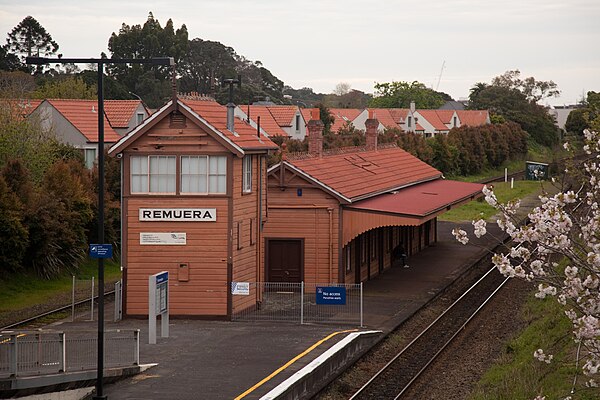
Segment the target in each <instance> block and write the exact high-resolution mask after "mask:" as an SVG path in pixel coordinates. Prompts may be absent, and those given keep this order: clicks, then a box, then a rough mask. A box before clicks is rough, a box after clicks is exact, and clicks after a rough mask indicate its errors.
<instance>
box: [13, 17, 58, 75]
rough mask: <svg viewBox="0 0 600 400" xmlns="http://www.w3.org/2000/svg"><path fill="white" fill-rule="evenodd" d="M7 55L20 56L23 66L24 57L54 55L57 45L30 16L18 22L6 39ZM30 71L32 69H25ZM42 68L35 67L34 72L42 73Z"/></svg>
mask: <svg viewBox="0 0 600 400" xmlns="http://www.w3.org/2000/svg"><path fill="white" fill-rule="evenodd" d="M6 46H7V49H6V51H7V53H8V52H10V53H12V54H14V55H17V56H21V63H22V64H23V65H24V64H25V57H28V56H34V57H48V56H52V55H54V54H56V52H57V51H58V47H59V46H58V44H57V43H56V42H55V41H54V40H52V36H51V35H50V34H49V33H48V32H46V29H45V28H44V27H43V26H42V25H41V24H40V23H39V22H38V21H37V20H36V19H35V18H33V17H32V16H27V17H25V18H24V19H23V21H21V22H19V24H18V25H17V26H15V27H14V28H13V30H12V31H10V33H9V34H8V39H6ZM27 69H28V70H32V69H33V67H27ZM42 70H43V66H42V65H38V66H36V72H38V73H39V72H42Z"/></svg>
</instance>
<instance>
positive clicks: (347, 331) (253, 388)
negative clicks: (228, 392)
mask: <svg viewBox="0 0 600 400" xmlns="http://www.w3.org/2000/svg"><path fill="white" fill-rule="evenodd" d="M357 331H358V329H348V330H345V331H338V332H333V333H332V334H331V335H329V336H327V337H325V338H323V339H321V340H319V341H318V342H317V343H315V344H313V345H312V346H310V347H309V348H308V349H306V350H304V351H303V352H302V353H300V354H298V355H297V356H296V357H294V358H292V359H291V360H290V361H288V362H287V363H285V364H284V365H283V366H281V367H279V368H278V369H276V370H275V371H273V372H272V373H271V375H269V376H267V377H266V378H265V379H263V380H262V381H260V382H258V383H257V384H256V385H254V386H252V387H251V388H250V389H248V390H246V391H245V392H244V393H242V394H240V395H239V396H238V397H236V398H235V399H234V400H240V399H243V398H244V397H246V396H247V395H249V394H250V393H252V392H253V391H255V390H256V389H257V388H259V387H260V386H262V385H263V384H264V383H265V382H267V381H269V380H271V378H273V377H274V376H275V375H277V374H278V373H280V372H281V371H283V370H284V369H286V368H287V367H289V366H290V365H292V364H293V363H295V362H296V361H298V360H299V359H301V358H302V357H304V356H305V355H307V354H308V353H310V352H311V351H313V350H314V349H315V348H317V347H318V346H319V345H321V344H323V343H324V342H326V341H328V340H329V339H331V338H332V337H334V336H335V335H339V334H340V333H349V332H357Z"/></svg>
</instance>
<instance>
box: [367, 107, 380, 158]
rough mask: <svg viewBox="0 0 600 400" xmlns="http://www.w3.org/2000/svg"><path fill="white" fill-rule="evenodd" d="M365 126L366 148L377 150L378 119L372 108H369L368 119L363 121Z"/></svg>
mask: <svg viewBox="0 0 600 400" xmlns="http://www.w3.org/2000/svg"><path fill="white" fill-rule="evenodd" d="M365 127H366V128H367V132H366V136H367V150H377V135H378V132H377V128H379V121H378V120H377V118H376V116H375V113H374V112H373V111H372V110H369V119H367V120H366V121H365Z"/></svg>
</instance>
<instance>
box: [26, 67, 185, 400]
mask: <svg viewBox="0 0 600 400" xmlns="http://www.w3.org/2000/svg"><path fill="white" fill-rule="evenodd" d="M26 63H27V64H34V65H43V64H50V63H57V64H96V65H97V66H98V242H99V243H101V244H102V243H104V87H103V83H104V65H105V64H154V65H171V66H173V65H175V62H174V60H173V58H172V57H160V58H150V59H135V58H133V59H119V58H46V57H27V58H26ZM97 367H98V368H97V376H96V394H95V396H94V397H93V399H94V400H104V399H106V398H107V397H106V396H104V394H103V388H102V380H103V378H104V258H98V364H97Z"/></svg>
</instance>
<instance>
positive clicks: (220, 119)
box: [179, 99, 279, 150]
mask: <svg viewBox="0 0 600 400" xmlns="http://www.w3.org/2000/svg"><path fill="white" fill-rule="evenodd" d="M179 101H180V102H181V103H183V104H184V105H187V106H188V107H189V108H191V109H192V111H194V112H195V113H196V114H198V115H199V116H200V117H202V118H203V119H205V120H206V122H208V123H209V124H210V125H212V126H213V127H214V128H215V129H217V130H218V131H219V132H221V134H222V135H223V136H225V137H226V138H227V139H229V140H230V141H231V142H233V143H235V144H236V145H238V146H239V147H240V148H242V149H243V150H258V149H273V150H276V149H278V148H279V147H278V146H277V145H276V144H275V143H273V142H272V141H271V140H270V139H269V138H268V137H266V136H265V135H262V134H261V136H260V138H259V137H258V136H257V135H256V129H255V128H253V127H252V126H250V125H249V124H248V123H247V122H246V121H243V120H241V119H239V118H236V119H235V132H236V133H237V136H236V135H234V134H233V133H231V132H230V131H229V130H228V129H227V107H225V106H222V105H220V104H219V103H217V102H216V101H211V100H182V99H179ZM261 125H262V119H261Z"/></svg>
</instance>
